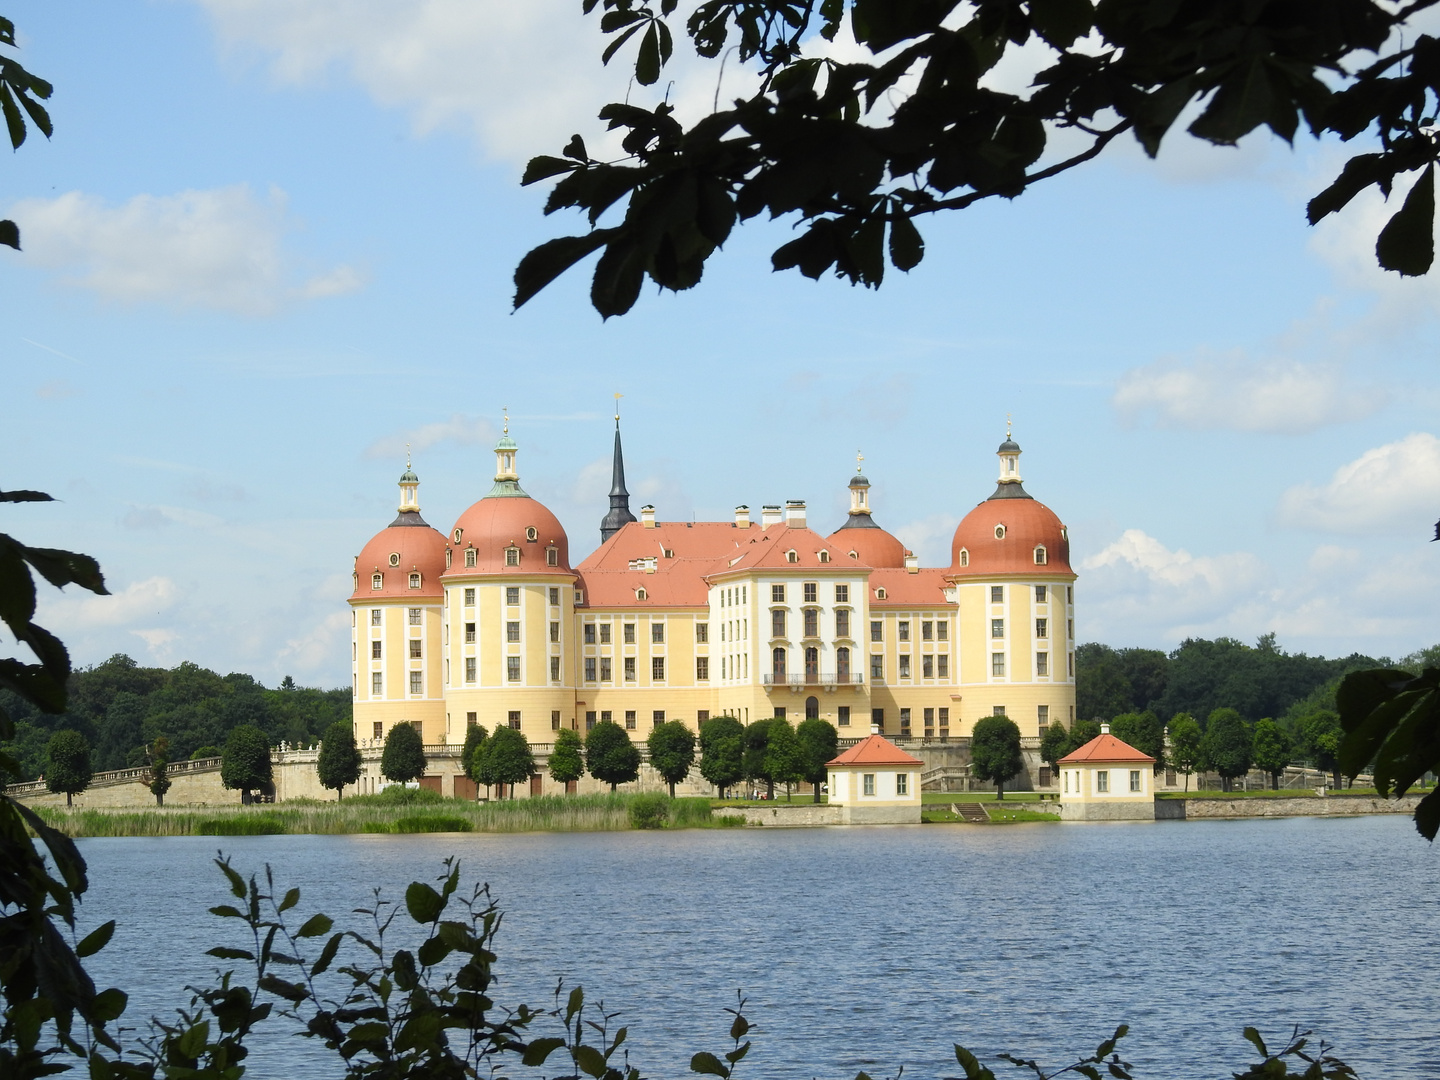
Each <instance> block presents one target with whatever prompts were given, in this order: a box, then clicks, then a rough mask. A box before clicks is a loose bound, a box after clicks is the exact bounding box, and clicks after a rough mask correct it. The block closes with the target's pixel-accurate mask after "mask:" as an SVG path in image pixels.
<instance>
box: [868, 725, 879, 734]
mask: <svg viewBox="0 0 1440 1080" xmlns="http://www.w3.org/2000/svg"><path fill="white" fill-rule="evenodd" d="M870 734H871V735H879V734H880V725H879V724H871V725H870Z"/></svg>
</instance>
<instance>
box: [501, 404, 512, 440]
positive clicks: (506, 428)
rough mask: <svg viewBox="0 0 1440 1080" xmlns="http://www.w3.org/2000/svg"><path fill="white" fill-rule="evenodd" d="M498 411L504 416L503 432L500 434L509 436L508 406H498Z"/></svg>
mask: <svg viewBox="0 0 1440 1080" xmlns="http://www.w3.org/2000/svg"><path fill="white" fill-rule="evenodd" d="M500 409H501V411H502V412H504V414H505V430H504V431H503V432H502V434H504V435H509V434H510V406H509V405H502V406H500Z"/></svg>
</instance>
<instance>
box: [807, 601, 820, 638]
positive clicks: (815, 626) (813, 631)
mask: <svg viewBox="0 0 1440 1080" xmlns="http://www.w3.org/2000/svg"><path fill="white" fill-rule="evenodd" d="M805 636H806V637H819V636H820V609H819V608H813V607H812V608H806V609H805Z"/></svg>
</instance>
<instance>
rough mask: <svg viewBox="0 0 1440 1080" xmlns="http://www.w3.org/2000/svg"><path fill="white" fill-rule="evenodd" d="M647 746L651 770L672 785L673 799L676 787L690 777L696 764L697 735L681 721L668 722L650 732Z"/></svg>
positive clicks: (671, 794)
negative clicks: (692, 767)
mask: <svg viewBox="0 0 1440 1080" xmlns="http://www.w3.org/2000/svg"><path fill="white" fill-rule="evenodd" d="M645 745H646V746H647V747H648V748H649V750H650V766H651V768H653V769H654V770H655V771H656V772H658V773H659V774H660V778H661V779H662V780H664V781H665V782H666V783H667V784H669V785H670V797H671V798H672V799H673V798H674V797H675V785H676V784H678V783H680V781H682V780H684V779H685V777H687V776H689V775H690V767H691V766H692V765H694V764H695V733H694V732H692V731H691V730H690V729H689V728H687V727H686V726H685V725H684V724H682V723H681V722H680V721H679V720H667V721H665V723H663V724H661V725H659V726H658V727H656V728H654V729H653V730H652V731H651V732H650V737H649V738H648V739H646V740H645Z"/></svg>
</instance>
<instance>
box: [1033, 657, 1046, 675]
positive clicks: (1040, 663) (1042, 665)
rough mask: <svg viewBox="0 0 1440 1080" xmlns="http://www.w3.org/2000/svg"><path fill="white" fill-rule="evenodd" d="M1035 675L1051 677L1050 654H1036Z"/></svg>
mask: <svg viewBox="0 0 1440 1080" xmlns="http://www.w3.org/2000/svg"><path fill="white" fill-rule="evenodd" d="M1035 674H1036V675H1049V674H1050V654H1049V653H1048V652H1042V653H1036V654H1035Z"/></svg>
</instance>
